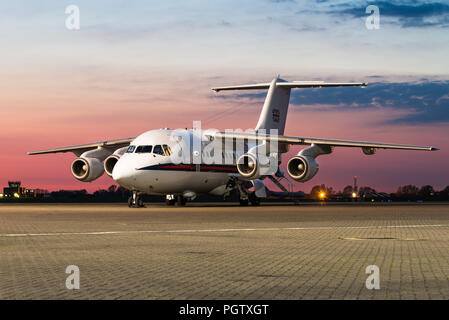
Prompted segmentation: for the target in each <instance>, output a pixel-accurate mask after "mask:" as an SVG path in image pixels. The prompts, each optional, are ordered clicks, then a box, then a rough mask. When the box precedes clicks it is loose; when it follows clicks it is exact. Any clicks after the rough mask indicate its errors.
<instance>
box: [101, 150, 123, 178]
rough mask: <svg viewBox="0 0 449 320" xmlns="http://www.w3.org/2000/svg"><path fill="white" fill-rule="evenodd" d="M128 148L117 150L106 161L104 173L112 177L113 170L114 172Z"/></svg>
mask: <svg viewBox="0 0 449 320" xmlns="http://www.w3.org/2000/svg"><path fill="white" fill-rule="evenodd" d="M126 149H128V147H124V148H120V149H117V150H116V151H115V152H114V153H113V154H111V155H110V156H109V157H107V158H106V159H105V160H104V172H106V174H107V175H108V176H110V177H112V170H114V167H115V165H116V164H117V162H118V161H119V159H120V157H121V156H122V155H123V154H124V153H125V151H126Z"/></svg>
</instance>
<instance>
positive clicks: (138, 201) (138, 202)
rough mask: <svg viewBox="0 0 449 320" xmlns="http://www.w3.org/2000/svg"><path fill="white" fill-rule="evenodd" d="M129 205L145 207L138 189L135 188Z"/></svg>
mask: <svg viewBox="0 0 449 320" xmlns="http://www.w3.org/2000/svg"><path fill="white" fill-rule="evenodd" d="M128 206H129V207H130V208H143V207H145V205H144V203H143V200H142V197H141V196H140V195H139V193H138V192H137V191H136V190H133V194H132V195H131V197H129V199H128Z"/></svg>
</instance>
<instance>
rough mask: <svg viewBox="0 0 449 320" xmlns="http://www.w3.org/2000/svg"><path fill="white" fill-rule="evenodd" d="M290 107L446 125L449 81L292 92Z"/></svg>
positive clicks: (392, 121)
mask: <svg viewBox="0 0 449 320" xmlns="http://www.w3.org/2000/svg"><path fill="white" fill-rule="evenodd" d="M265 95H266V93H256V94H240V95H237V98H250V99H257V100H258V101H259V102H260V100H261V99H264V97H265ZM223 97H225V96H223ZM228 98H229V96H228ZM234 98H235V96H234ZM290 104H291V105H296V106H293V107H292V109H293V110H294V109H297V108H302V107H304V106H317V105H323V106H327V108H328V107H329V106H331V107H332V106H333V107H335V108H340V109H341V110H355V109H357V110H359V109H375V108H377V109H382V108H388V109H397V110H400V111H405V112H402V114H403V115H402V116H399V118H394V119H391V121H389V123H394V124H419V123H445V122H449V80H448V81H426V82H397V83H385V82H377V83H372V84H369V85H368V86H367V87H366V88H364V89H361V88H356V87H354V88H322V89H303V90H293V91H292V93H291V98H290ZM314 110H315V109H314ZM316 110H318V109H316Z"/></svg>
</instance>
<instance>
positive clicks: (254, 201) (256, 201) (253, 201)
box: [249, 192, 260, 206]
mask: <svg viewBox="0 0 449 320" xmlns="http://www.w3.org/2000/svg"><path fill="white" fill-rule="evenodd" d="M249 201H250V202H251V205H253V206H260V198H259V197H257V196H256V193H255V192H251V193H250V194H249Z"/></svg>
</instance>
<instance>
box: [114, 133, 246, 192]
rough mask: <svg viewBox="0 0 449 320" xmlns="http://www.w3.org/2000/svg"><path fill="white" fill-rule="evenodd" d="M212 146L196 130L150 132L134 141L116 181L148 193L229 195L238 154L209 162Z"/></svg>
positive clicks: (223, 154) (230, 153)
mask: <svg viewBox="0 0 449 320" xmlns="http://www.w3.org/2000/svg"><path fill="white" fill-rule="evenodd" d="M199 132H201V131H199ZM208 143H210V141H208V140H207V138H206V137H205V135H204V133H197V132H196V131H195V130H170V129H160V130H150V131H147V132H145V133H143V134H141V135H139V136H138V137H137V138H135V139H134V140H133V141H132V142H131V144H130V146H129V147H128V148H127V151H126V152H125V153H124V154H123V155H122V156H121V157H120V159H119V161H118V162H117V164H116V165H115V166H114V169H113V173H112V178H113V179H114V180H115V181H116V182H117V183H118V184H119V185H121V186H123V187H125V188H127V189H130V190H136V191H139V192H141V193H145V194H153V195H167V194H183V195H185V196H187V197H191V196H194V195H198V194H206V193H208V194H213V195H225V194H226V193H227V192H229V190H228V189H227V188H226V185H227V183H228V181H229V179H230V177H231V176H236V175H238V171H237V168H236V165H235V159H236V155H235V152H234V151H233V150H232V149H231V150H230V151H228V152H225V151H223V152H220V155H218V154H215V155H212V156H215V157H214V159H215V161H213V160H211V159H210V158H209V159H206V158H207V157H205V156H211V154H210V153H208V148H207V147H206V148H204V147H205V145H206V144H208ZM195 150H197V151H195ZM209 150H211V148H209ZM215 152H216V151H215ZM217 159H218V161H217Z"/></svg>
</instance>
